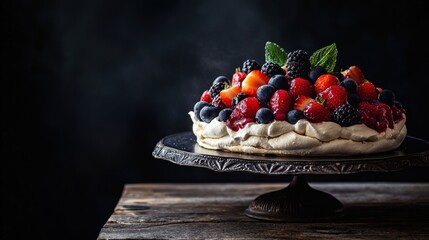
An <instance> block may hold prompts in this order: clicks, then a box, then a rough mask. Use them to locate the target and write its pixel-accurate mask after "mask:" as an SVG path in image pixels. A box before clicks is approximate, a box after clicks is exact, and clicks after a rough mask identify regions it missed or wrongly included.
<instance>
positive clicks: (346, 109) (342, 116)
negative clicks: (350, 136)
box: [332, 103, 360, 127]
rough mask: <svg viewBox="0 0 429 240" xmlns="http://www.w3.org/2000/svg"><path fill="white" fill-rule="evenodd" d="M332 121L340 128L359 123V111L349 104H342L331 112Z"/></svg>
mask: <svg viewBox="0 0 429 240" xmlns="http://www.w3.org/2000/svg"><path fill="white" fill-rule="evenodd" d="M332 120H333V121H334V122H336V123H338V124H340V125H341V126H342V127H348V126H351V125H354V124H358V123H360V114H359V110H358V109H357V108H355V107H353V106H352V105H350V104H347V103H346V104H343V105H341V106H339V107H337V108H336V109H335V110H334V111H333V112H332Z"/></svg>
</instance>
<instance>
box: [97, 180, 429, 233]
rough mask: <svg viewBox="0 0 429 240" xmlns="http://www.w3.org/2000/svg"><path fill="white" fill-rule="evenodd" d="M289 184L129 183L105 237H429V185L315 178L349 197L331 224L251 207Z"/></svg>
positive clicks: (342, 196)
mask: <svg viewBox="0 0 429 240" xmlns="http://www.w3.org/2000/svg"><path fill="white" fill-rule="evenodd" d="M284 186H285V185H284V184H130V185H126V186H125V188H124V191H123V195H122V197H121V199H120V201H119V202H118V205H117V207H116V208H115V212H114V213H113V214H112V216H111V217H110V218H109V220H108V222H107V223H106V224H105V226H104V227H103V229H102V230H101V232H100V235H99V239H268V238H272V239H281V238H289V239H316V238H317V239H323V238H334V239H391V238H397V239H409V238H412V239H429V184H425V183H343V184H340V183H321V184H312V186H313V187H314V188H316V189H320V190H322V191H326V192H329V193H331V194H332V195H334V196H335V197H337V198H338V199H339V200H340V201H342V202H343V204H344V206H345V208H346V217H345V218H343V219H340V220H337V221H336V222H327V223H269V222H261V221H256V220H253V219H250V218H248V217H246V216H245V215H244V214H243V211H244V209H245V208H246V207H247V205H248V204H249V202H250V201H252V200H253V199H254V198H255V197H256V196H258V195H260V194H262V193H265V192H269V191H274V190H277V189H280V188H283V187H284Z"/></svg>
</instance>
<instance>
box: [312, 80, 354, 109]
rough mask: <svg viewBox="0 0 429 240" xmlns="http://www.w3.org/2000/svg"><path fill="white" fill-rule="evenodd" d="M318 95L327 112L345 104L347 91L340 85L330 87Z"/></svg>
mask: <svg viewBox="0 0 429 240" xmlns="http://www.w3.org/2000/svg"><path fill="white" fill-rule="evenodd" d="M319 95H320V96H321V97H322V98H323V99H324V100H325V104H326V107H327V108H328V109H329V110H334V109H335V108H337V107H339V106H341V105H343V104H345V103H346V102H347V90H346V89H345V88H344V87H342V86H340V85H333V86H330V87H328V88H327V89H326V90H325V91H323V92H321V93H320V94H319Z"/></svg>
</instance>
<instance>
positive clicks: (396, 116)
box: [392, 104, 405, 122]
mask: <svg viewBox="0 0 429 240" xmlns="http://www.w3.org/2000/svg"><path fill="white" fill-rule="evenodd" d="M404 113H405V110H404V109H402V108H398V107H397V106H396V105H395V104H393V106H392V115H393V121H395V122H399V121H401V120H402V119H404V116H403V115H402V114H404Z"/></svg>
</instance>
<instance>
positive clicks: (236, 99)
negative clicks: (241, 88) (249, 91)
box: [232, 92, 248, 109]
mask: <svg viewBox="0 0 429 240" xmlns="http://www.w3.org/2000/svg"><path fill="white" fill-rule="evenodd" d="M247 97H248V96H247V95H246V94H244V93H242V92H241V93H239V94H237V95H236V96H235V97H234V98H233V99H232V108H233V109H234V108H235V106H237V104H238V103H239V102H240V101H241V100H243V99H245V98H247Z"/></svg>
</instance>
